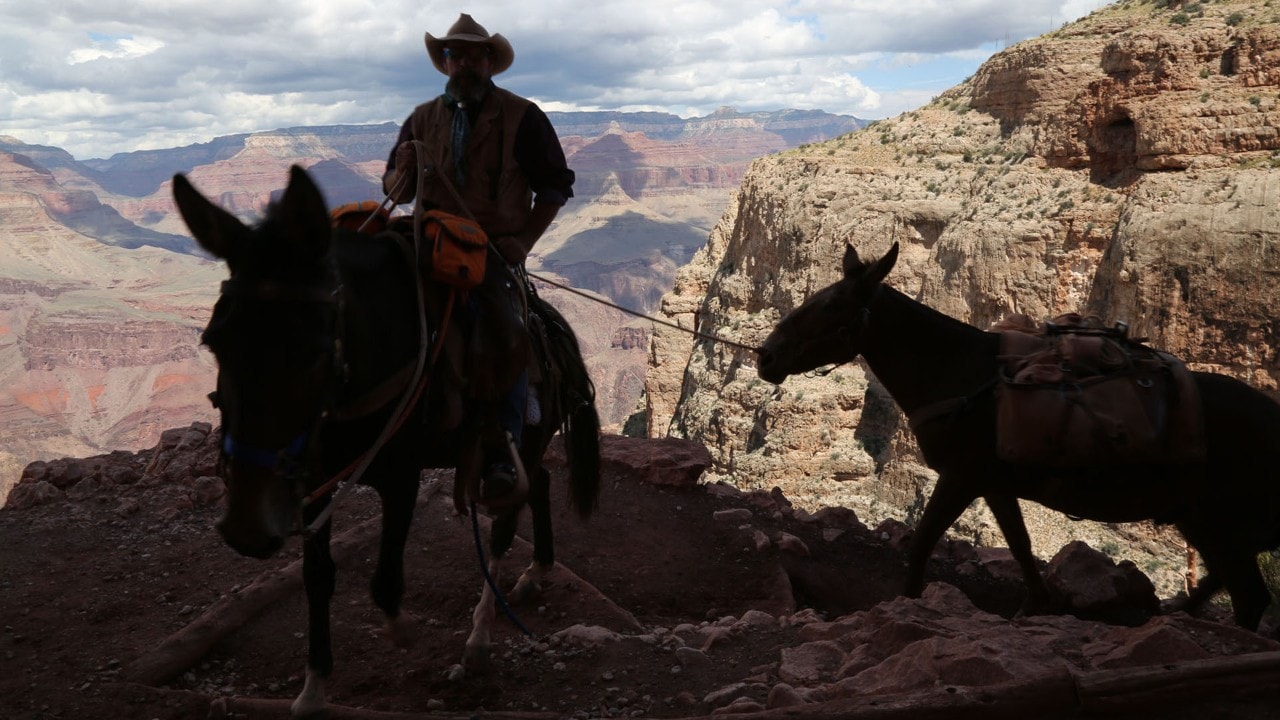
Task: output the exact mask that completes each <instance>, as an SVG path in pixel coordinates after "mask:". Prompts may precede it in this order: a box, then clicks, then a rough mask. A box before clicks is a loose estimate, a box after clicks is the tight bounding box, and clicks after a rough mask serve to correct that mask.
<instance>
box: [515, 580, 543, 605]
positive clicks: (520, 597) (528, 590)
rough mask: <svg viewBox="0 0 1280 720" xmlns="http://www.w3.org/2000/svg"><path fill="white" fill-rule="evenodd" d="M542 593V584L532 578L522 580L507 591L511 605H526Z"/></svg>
mask: <svg viewBox="0 0 1280 720" xmlns="http://www.w3.org/2000/svg"><path fill="white" fill-rule="evenodd" d="M541 594H542V586H540V585H538V583H536V582H532V581H530V580H521V581H520V582H517V583H516V586H515V587H513V588H511V592H509V593H507V602H508V603H510V604H511V605H524V604H525V603H528V602H530V601H532V600H534V599H536V598H537V597H538V596H539V595H541Z"/></svg>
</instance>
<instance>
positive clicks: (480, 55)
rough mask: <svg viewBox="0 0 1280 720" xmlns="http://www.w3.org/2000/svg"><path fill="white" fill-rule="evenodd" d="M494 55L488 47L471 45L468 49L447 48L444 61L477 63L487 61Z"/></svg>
mask: <svg viewBox="0 0 1280 720" xmlns="http://www.w3.org/2000/svg"><path fill="white" fill-rule="evenodd" d="M492 54H493V53H492V52H491V51H490V48H489V46H487V45H470V46H467V47H446V48H445V49H444V59H445V60H453V61H455V62H460V61H462V60H471V61H472V62H476V61H479V60H485V59H487V58H488V57H489V56H490V55H492Z"/></svg>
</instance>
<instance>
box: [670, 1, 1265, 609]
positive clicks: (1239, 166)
mask: <svg viewBox="0 0 1280 720" xmlns="http://www.w3.org/2000/svg"><path fill="white" fill-rule="evenodd" d="M1269 5H1270V3H1266V2H1261V1H1244V0H1232V1H1228V2H1216V3H1171V2H1167V1H1166V0H1159V1H1157V2H1138V1H1136V0H1124V1H1122V2H1119V3H1116V4H1114V5H1111V6H1108V7H1107V8H1105V9H1103V10H1099V11H1097V12H1095V13H1093V14H1092V15H1090V16H1089V17H1087V18H1084V19H1082V20H1080V21H1078V22H1076V23H1073V24H1071V25H1068V26H1065V27H1063V28H1062V29H1060V30H1058V31H1055V32H1052V33H1050V34H1048V35H1045V36H1043V37H1040V38H1036V39H1033V40H1030V41H1027V42H1024V43H1021V44H1018V45H1016V46H1013V47H1010V48H1008V49H1006V50H1004V51H1002V52H1000V53H998V54H997V55H995V56H994V57H993V58H991V60H989V61H988V62H987V63H985V64H984V65H983V66H982V67H981V68H980V69H979V70H978V72H977V73H976V74H975V75H974V76H973V77H972V78H970V79H969V80H967V81H966V82H964V83H963V84H961V85H959V86H957V87H955V88H953V89H951V90H949V91H948V92H946V93H944V94H943V95H941V96H940V97H938V98H936V99H935V100H934V101H933V102H931V103H930V104H929V105H927V106H925V107H922V108H920V109H919V110H918V111H915V112H910V113H906V114H904V115H901V116H899V117H896V118H893V119H889V120H885V121H881V122H878V123H874V124H873V125H872V126H870V127H868V128H866V129H864V130H861V131H859V132H856V133H853V134H850V135H846V136H843V137H841V138H839V139H836V140H832V141H828V142H825V143H821V144H817V145H812V146H807V147H803V148H800V149H797V150H792V151H788V152H784V153H781V154H778V155H775V156H772V157H768V158H764V159H760V160H757V161H756V162H755V163H754V164H753V165H752V167H751V169H750V171H749V172H748V173H747V176H746V178H745V179H744V181H743V184H742V187H741V189H740V190H739V192H738V194H737V197H736V199H735V201H734V202H733V203H732V205H731V206H730V208H729V209H728V210H727V211H726V213H725V215H724V216H723V218H722V219H721V221H720V222H719V224H718V225H717V226H716V227H715V229H714V230H713V232H712V233H711V236H710V238H709V241H708V243H707V245H706V247H705V248H703V249H702V250H700V251H699V252H698V254H697V255H696V256H695V258H694V261H693V262H692V263H691V264H690V265H689V266H687V267H684V268H682V269H681V270H680V271H679V273H678V274H677V277H676V287H675V290H674V291H673V292H672V293H671V294H669V295H667V296H666V297H665V298H664V299H663V309H664V312H665V313H666V314H667V315H668V316H669V317H670V318H672V319H673V320H675V321H676V322H679V323H680V324H682V325H683V326H685V327H690V328H693V327H696V328H697V329H700V330H702V331H709V332H715V333H719V334H720V335H722V336H724V337H727V338H729V339H733V340H737V341H741V342H745V343H747V344H754V343H758V342H759V341H761V340H763V339H764V336H765V335H766V334H767V333H768V331H769V330H770V329H771V328H772V326H773V325H774V324H775V323H776V321H777V320H778V319H779V318H780V317H781V316H782V315H784V314H785V313H787V312H788V311H789V310H791V309H793V308H795V307H796V306H797V305H799V304H800V302H801V301H803V300H804V299H805V298H806V297H807V296H808V295H809V294H811V293H812V292H813V291H814V290H816V289H819V288H821V287H823V286H825V285H827V284H828V283H830V282H832V281H834V280H835V279H836V278H837V276H838V272H839V258H840V255H841V253H842V252H843V248H844V245H845V244H846V243H849V242H852V243H853V244H854V245H855V246H857V247H858V248H859V249H860V250H863V251H865V253H866V254H869V255H878V254H880V253H882V252H883V251H885V250H886V249H887V248H888V247H889V246H890V244H891V243H893V242H899V243H901V244H902V254H901V258H900V260H899V262H898V265H897V268H896V269H895V270H894V272H893V274H892V275H891V276H890V278H889V282H890V283H892V284H893V285H894V286H895V287H897V288H898V289H899V290H902V291H904V292H905V293H907V294H908V295H910V296H912V297H915V298H917V299H919V300H921V301H923V302H924V303H926V304H928V305H930V306H932V307H934V308H937V309H938V310H941V311H942V312H945V313H947V314H949V315H952V316H954V317H957V318H959V319H962V320H964V321H966V322H969V323H971V324H973V325H975V326H979V327H986V326H988V325H989V324H990V323H992V322H993V321H996V320H999V319H1001V318H1002V317H1004V316H1006V315H1009V314H1011V313H1025V314H1027V315H1029V316H1031V317H1032V318H1047V317H1050V316H1053V315H1056V314H1059V313H1062V312H1068V311H1076V310H1081V311H1083V312H1086V313H1091V314H1095V315H1098V316H1099V317H1101V318H1102V319H1103V320H1104V321H1106V322H1108V323H1110V322H1111V321H1116V320H1122V321H1125V322H1128V323H1129V325H1130V327H1131V332H1132V333H1133V334H1134V335H1136V336H1140V337H1146V338H1149V342H1150V343H1151V344H1152V345H1154V346H1156V347H1161V348H1164V349H1167V350H1169V351H1171V352H1173V353H1175V354H1177V355H1179V356H1181V357H1183V358H1184V359H1185V360H1187V361H1188V363H1189V364H1190V365H1191V366H1192V367H1193V368H1196V369H1207V370H1213V371H1218V372H1223V373H1226V374H1230V375H1233V376H1236V377H1239V378H1242V379H1245V380H1247V381H1248V382H1250V383H1252V384H1254V385H1255V386H1258V387H1260V388H1264V389H1267V390H1275V389H1276V388H1277V384H1278V382H1280V358H1278V357H1277V352H1276V343H1277V330H1278V329H1280V328H1277V326H1276V319H1275V312H1274V308H1275V305H1276V302H1277V299H1280V253H1278V251H1277V243H1278V242H1280V231H1278V230H1277V228H1280V222H1277V221H1278V220H1280V210H1278V209H1277V208H1280V182H1278V181H1280V169H1277V168H1280V133H1277V130H1276V128H1277V127H1280V117H1277V112H1278V108H1280V105H1278V101H1277V95H1278V91H1280V69H1278V68H1280V64H1278V63H1277V62H1276V60H1277V53H1280V24H1277V21H1278V20H1280V16H1278V15H1277V13H1276V12H1275V11H1274V10H1273V9H1272V8H1270V7H1269ZM754 361H755V358H754V356H753V355H752V354H751V353H749V352H745V351H740V350H735V349H733V348H731V347H729V346H727V345H721V344H715V343H711V342H705V341H697V342H695V341H694V340H693V339H692V338H691V337H690V336H688V335H686V334H683V333H681V332H679V331H675V330H671V329H668V328H663V327H659V328H656V329H655V331H654V338H653V346H652V350H651V354H650V369H649V372H648V375H647V378H646V398H647V401H646V406H647V412H648V418H647V421H648V426H649V432H650V433H651V434H653V435H663V434H667V433H670V434H673V435H677V436H683V437H689V438H693V439H698V440H701V441H703V442H704V443H705V444H706V445H707V446H708V447H710V448H711V450H712V455H713V457H714V459H715V467H714V469H713V471H712V473H711V477H712V478H713V479H726V480H732V481H733V482H736V483H737V484H738V485H739V486H742V487H744V488H767V487H771V486H775V485H776V486H780V487H782V489H783V490H784V491H785V492H786V494H787V495H788V497H791V498H793V499H794V500H796V501H797V502H798V503H801V504H806V503H807V504H810V505H819V504H843V505H848V506H851V507H854V508H856V509H857V512H858V513H859V515H860V516H863V517H868V518H871V519H880V518H883V517H899V518H901V517H907V518H911V517H913V516H914V513H917V512H918V511H919V509H920V506H921V503H922V501H923V499H924V498H925V497H927V494H928V492H929V489H930V483H931V481H932V479H933V476H932V473H931V471H929V470H928V469H927V468H926V467H925V466H924V464H923V462H922V460H921V458H920V457H919V455H918V451H917V449H916V448H915V445H914V442H913V440H912V438H911V436H910V433H909V432H908V431H907V430H906V429H905V423H904V422H903V418H902V416H901V414H900V413H899V411H898V410H897V409H896V406H895V405H894V404H893V402H892V400H891V399H890V398H888V397H887V396H886V395H885V393H884V391H883V389H881V388H880V387H879V386H878V384H877V383H876V381H875V378H874V377H872V376H870V375H869V374H868V373H866V372H865V370H864V369H863V368H862V367H861V366H859V365H856V364H855V365H851V366H844V367H841V368H838V369H836V370H835V371H834V372H832V373H831V374H830V375H827V376H825V377H797V378H792V379H790V380H788V381H787V382H786V384H785V385H784V386H782V387H774V386H771V385H769V384H767V383H764V382H762V381H761V380H759V379H758V378H757V377H756V372H755V368H754ZM1032 514H1033V516H1034V517H1033V518H1032V519H1031V520H1030V522H1031V524H1032V525H1033V527H1032V535H1033V538H1034V539H1035V541H1036V550H1037V552H1038V553H1040V554H1041V555H1042V556H1048V555H1052V553H1053V552H1054V551H1055V550H1056V549H1057V548H1058V547H1060V546H1061V545H1062V544H1063V543H1064V542H1066V540H1068V539H1070V538H1072V537H1086V538H1089V539H1091V540H1093V541H1094V544H1095V546H1097V545H1099V544H1101V546H1102V547H1108V543H1110V546H1115V545H1116V541H1115V539H1114V535H1113V534H1112V532H1113V529H1112V528H1108V527H1104V526H1098V525H1094V524H1089V523H1081V524H1079V525H1072V524H1071V523H1068V522H1066V521H1065V518H1062V517H1061V516H1058V515H1056V514H1052V513H1044V512H1037V513H1032ZM959 529H960V532H961V533H964V534H969V535H972V536H973V537H974V538H976V539H979V540H982V541H986V542H996V543H1001V544H1002V543H1003V540H1002V538H1000V537H999V535H998V534H997V533H996V532H995V530H994V525H993V524H992V523H991V522H990V521H989V518H988V517H987V516H986V515H985V509H980V510H976V511H971V514H970V515H969V516H967V522H966V523H965V524H963V525H962V526H959ZM1136 537H1137V538H1138V540H1137V541H1138V542H1140V543H1141V546H1140V547H1138V548H1137V549H1135V550H1133V551H1132V552H1134V553H1135V554H1136V555H1135V559H1137V560H1138V561H1139V565H1140V566H1142V567H1144V569H1148V570H1149V572H1150V571H1151V570H1154V569H1156V568H1157V566H1158V567H1159V568H1160V569H1161V572H1158V573H1154V574H1153V576H1155V577H1156V578H1157V580H1158V582H1163V583H1166V584H1167V585H1166V587H1167V586H1171V585H1176V584H1177V583H1179V582H1180V579H1181V575H1182V572H1183V570H1184V569H1185V562H1184V559H1183V548H1182V546H1181V544H1180V542H1179V540H1178V539H1177V538H1176V537H1166V538H1163V539H1161V538H1159V537H1158V536H1153V535H1151V534H1147V533H1140V534H1139V535H1138V536H1136ZM1126 552H1128V551H1126Z"/></svg>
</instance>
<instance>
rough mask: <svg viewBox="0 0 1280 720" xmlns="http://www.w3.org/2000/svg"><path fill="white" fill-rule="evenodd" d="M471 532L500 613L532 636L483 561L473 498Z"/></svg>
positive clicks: (481, 565) (478, 520)
mask: <svg viewBox="0 0 1280 720" xmlns="http://www.w3.org/2000/svg"><path fill="white" fill-rule="evenodd" d="M471 534H472V535H473V536H474V537H475V540H476V552H477V553H478V554H479V555H480V574H482V575H484V581H485V583H486V584H488V586H489V589H490V590H492V591H493V596H494V597H495V598H497V601H498V607H500V608H502V614H503V615H506V616H507V618H509V619H510V620H511V622H512V623H514V624H515V626H516V627H517V628H520V632H522V633H524V635H525V637H533V633H532V632H530V630H529V628H527V627H525V626H524V623H522V622H520V618H518V617H516V614H515V612H514V611H512V609H511V606H510V605H508V604H507V598H506V597H505V596H503V594H502V591H501V590H499V589H498V584H497V583H495V582H494V581H493V576H492V575H490V574H489V563H487V562H485V559H484V543H483V542H481V540H480V518H479V517H478V516H477V515H476V501H475V500H472V501H471Z"/></svg>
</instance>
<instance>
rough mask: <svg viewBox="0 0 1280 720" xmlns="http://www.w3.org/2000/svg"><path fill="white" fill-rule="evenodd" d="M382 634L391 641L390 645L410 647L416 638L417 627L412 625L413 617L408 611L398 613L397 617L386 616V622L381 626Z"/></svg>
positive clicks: (402, 647)
mask: <svg viewBox="0 0 1280 720" xmlns="http://www.w3.org/2000/svg"><path fill="white" fill-rule="evenodd" d="M382 634H383V635H385V636H386V638H387V639H388V640H390V641H391V644H392V645H395V646H396V647H398V648H401V649H404V648H411V647H413V644H414V643H415V642H417V640H418V632H417V628H416V627H415V626H414V622H413V617H412V616H410V615H409V613H404V612H402V613H400V615H399V616H398V617H395V618H388V619H387V624H386V625H383V626H382Z"/></svg>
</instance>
